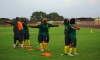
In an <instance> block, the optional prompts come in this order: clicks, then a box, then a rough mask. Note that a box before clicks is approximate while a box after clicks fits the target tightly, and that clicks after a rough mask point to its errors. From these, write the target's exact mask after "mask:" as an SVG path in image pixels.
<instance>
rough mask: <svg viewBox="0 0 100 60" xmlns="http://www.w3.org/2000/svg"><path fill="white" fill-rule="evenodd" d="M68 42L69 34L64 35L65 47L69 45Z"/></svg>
mask: <svg viewBox="0 0 100 60" xmlns="http://www.w3.org/2000/svg"><path fill="white" fill-rule="evenodd" d="M70 43H71V41H70V33H67V34H65V46H67V45H69V44H70Z"/></svg>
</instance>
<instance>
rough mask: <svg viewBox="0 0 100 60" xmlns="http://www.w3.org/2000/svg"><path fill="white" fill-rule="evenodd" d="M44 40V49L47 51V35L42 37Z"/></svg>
mask: <svg viewBox="0 0 100 60" xmlns="http://www.w3.org/2000/svg"><path fill="white" fill-rule="evenodd" d="M43 40H44V49H45V50H48V43H49V34H47V35H44V36H43Z"/></svg>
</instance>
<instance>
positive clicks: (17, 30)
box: [5, 17, 23, 49]
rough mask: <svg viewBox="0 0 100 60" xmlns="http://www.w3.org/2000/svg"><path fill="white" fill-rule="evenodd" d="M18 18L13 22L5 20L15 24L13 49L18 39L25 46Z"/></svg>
mask: <svg viewBox="0 0 100 60" xmlns="http://www.w3.org/2000/svg"><path fill="white" fill-rule="evenodd" d="M17 20H19V18H18V17H16V20H14V21H13V22H5V23H8V24H11V25H13V32H14V45H13V49H14V48H16V41H17V40H18V41H19V43H20V44H21V46H20V47H21V48H23V44H22V37H21V34H20V31H19V29H18V22H17Z"/></svg>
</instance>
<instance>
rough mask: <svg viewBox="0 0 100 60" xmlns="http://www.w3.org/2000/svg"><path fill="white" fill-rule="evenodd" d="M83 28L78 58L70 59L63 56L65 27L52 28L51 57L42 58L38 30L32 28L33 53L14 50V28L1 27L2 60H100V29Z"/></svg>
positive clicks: (79, 32) (78, 44)
mask: <svg viewBox="0 0 100 60" xmlns="http://www.w3.org/2000/svg"><path fill="white" fill-rule="evenodd" d="M90 30H91V28H81V30H80V31H77V53H79V55H78V56H74V57H70V56H68V55H63V56H62V55H61V54H62V53H63V48H64V34H63V33H64V28H63V26H60V27H56V28H54V27H53V28H50V29H49V31H50V42H49V49H50V50H51V51H50V52H51V54H52V56H51V57H44V56H41V53H43V52H40V51H38V50H37V46H39V44H38V42H37V35H38V29H32V28H30V40H31V45H32V47H33V49H34V50H33V51H31V52H28V49H27V48H25V49H23V50H22V49H20V48H16V49H12V45H13V32H12V27H0V60H100V29H93V28H92V30H93V33H90Z"/></svg>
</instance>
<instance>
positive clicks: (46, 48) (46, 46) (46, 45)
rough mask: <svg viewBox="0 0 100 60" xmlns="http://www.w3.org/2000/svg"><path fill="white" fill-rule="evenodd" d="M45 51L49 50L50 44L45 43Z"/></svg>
mask: <svg viewBox="0 0 100 60" xmlns="http://www.w3.org/2000/svg"><path fill="white" fill-rule="evenodd" d="M44 49H45V50H48V43H46V42H44Z"/></svg>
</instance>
